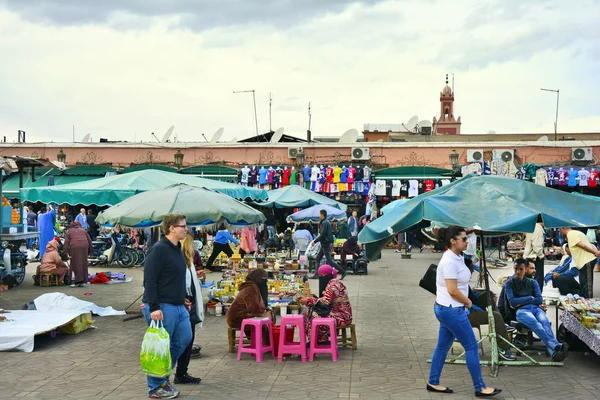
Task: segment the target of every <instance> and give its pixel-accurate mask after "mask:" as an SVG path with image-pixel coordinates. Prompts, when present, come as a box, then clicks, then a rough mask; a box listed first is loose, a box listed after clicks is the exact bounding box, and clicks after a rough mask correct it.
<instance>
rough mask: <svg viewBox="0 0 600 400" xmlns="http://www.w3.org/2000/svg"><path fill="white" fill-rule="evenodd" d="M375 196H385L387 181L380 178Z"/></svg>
mask: <svg viewBox="0 0 600 400" xmlns="http://www.w3.org/2000/svg"><path fill="white" fill-rule="evenodd" d="M375 196H385V181H384V180H383V179H378V180H377V181H376V182H375Z"/></svg>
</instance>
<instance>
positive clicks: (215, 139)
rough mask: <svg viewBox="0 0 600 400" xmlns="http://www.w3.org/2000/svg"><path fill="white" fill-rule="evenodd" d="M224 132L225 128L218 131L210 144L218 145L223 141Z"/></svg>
mask: <svg viewBox="0 0 600 400" xmlns="http://www.w3.org/2000/svg"><path fill="white" fill-rule="evenodd" d="M224 130H225V128H223V127H221V128H219V129H217V131H216V132H215V134H214V135H213V136H212V138H210V142H211V143H217V142H218V141H219V139H221V136H223V131H224Z"/></svg>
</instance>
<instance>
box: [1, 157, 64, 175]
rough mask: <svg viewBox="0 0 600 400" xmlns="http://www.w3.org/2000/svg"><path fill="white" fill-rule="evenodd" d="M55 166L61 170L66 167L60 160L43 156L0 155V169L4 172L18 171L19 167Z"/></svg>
mask: <svg viewBox="0 0 600 400" xmlns="http://www.w3.org/2000/svg"><path fill="white" fill-rule="evenodd" d="M32 167H40V168H44V167H45V168H57V169H60V170H63V169H65V168H66V165H65V163H63V162H60V161H50V160H46V159H44V158H32V157H19V156H13V157H0V169H1V170H3V171H4V172H18V171H19V168H32Z"/></svg>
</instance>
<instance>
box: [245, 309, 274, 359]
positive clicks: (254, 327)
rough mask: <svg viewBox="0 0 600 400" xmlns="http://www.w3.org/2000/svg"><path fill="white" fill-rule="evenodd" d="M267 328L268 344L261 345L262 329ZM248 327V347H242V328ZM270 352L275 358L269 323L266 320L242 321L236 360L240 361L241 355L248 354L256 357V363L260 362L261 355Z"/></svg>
mask: <svg viewBox="0 0 600 400" xmlns="http://www.w3.org/2000/svg"><path fill="white" fill-rule="evenodd" d="M265 325H266V326H267V327H268V330H269V344H268V345H263V344H262V343H263V342H262V327H263V326H265ZM246 326H249V327H250V345H249V346H246V347H244V334H245V333H244V328H245V327H246ZM267 351H270V352H271V354H272V356H273V357H275V351H273V331H272V330H271V321H270V320H269V319H268V318H246V319H244V320H243V321H242V327H241V328H240V341H239V343H238V354H237V359H238V361H239V360H240V357H241V356H242V353H249V354H253V355H255V356H256V362H262V360H263V353H265V352H267Z"/></svg>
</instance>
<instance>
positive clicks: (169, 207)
mask: <svg viewBox="0 0 600 400" xmlns="http://www.w3.org/2000/svg"><path fill="white" fill-rule="evenodd" d="M171 213H178V214H184V215H185V216H186V222H187V224H188V225H190V226H196V227H204V228H214V227H215V226H216V225H217V226H218V224H221V223H223V224H225V225H226V226H247V225H257V224H261V223H262V222H263V221H264V220H265V216H264V215H263V214H262V213H261V212H260V211H258V210H255V209H254V208H252V207H250V206H248V205H247V204H244V203H242V202H241V201H238V200H236V199H234V198H231V197H229V196H227V195H225V194H222V193H218V192H215V191H212V190H209V189H206V188H201V187H197V186H189V185H186V184H176V185H172V186H169V187H167V188H164V189H156V190H149V191H147V192H143V193H140V194H137V195H135V196H132V197H130V198H128V199H126V200H123V201H122V202H120V203H119V204H117V205H115V206H113V207H110V208H109V209H107V210H105V211H102V212H101V213H99V214H98V216H97V218H96V222H97V223H99V224H102V225H110V226H115V225H121V226H126V227H131V228H143V227H150V226H157V225H160V224H161V222H162V220H163V218H164V217H165V215H167V214H171Z"/></svg>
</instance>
